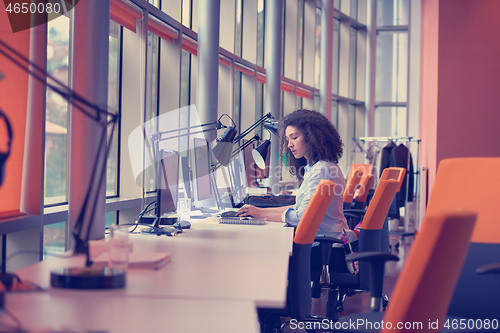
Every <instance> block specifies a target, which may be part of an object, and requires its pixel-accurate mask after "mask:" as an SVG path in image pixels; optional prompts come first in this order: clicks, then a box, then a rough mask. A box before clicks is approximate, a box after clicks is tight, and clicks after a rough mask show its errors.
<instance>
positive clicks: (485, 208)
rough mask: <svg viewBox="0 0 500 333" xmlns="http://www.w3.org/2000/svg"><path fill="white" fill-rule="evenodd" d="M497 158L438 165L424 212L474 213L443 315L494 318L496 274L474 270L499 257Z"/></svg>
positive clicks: (499, 308)
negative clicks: (464, 254)
mask: <svg viewBox="0 0 500 333" xmlns="http://www.w3.org/2000/svg"><path fill="white" fill-rule="evenodd" d="M498 170H500V158H498V157H474V158H471V157H469V158H451V159H445V160H442V161H441V163H440V164H439V167H438V171H437V174H436V179H435V182H434V186H433V188H432V192H431V195H430V197H429V202H428V206H427V212H426V214H434V213H436V212H439V211H442V210H448V211H453V210H455V211H457V210H468V211H476V212H477V220H476V225H475V227H474V231H473V232H472V237H471V240H470V241H471V244H470V248H469V252H468V254H467V258H466V260H465V264H464V267H463V269H462V272H461V273H460V278H459V280H458V283H457V287H456V288H455V294H454V296H453V298H452V301H451V303H450V308H449V310H448V314H449V315H453V316H460V317H465V318H500V297H498V295H500V279H499V277H498V275H492V274H486V275H483V274H481V275H479V274H477V273H476V269H477V268H479V267H481V266H483V265H487V264H491V263H496V262H499V261H500V258H499V256H498V253H500V223H499V222H498V221H499V214H498V197H499V196H498V191H499V188H500V173H499V172H498Z"/></svg>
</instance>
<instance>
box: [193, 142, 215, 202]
mask: <svg viewBox="0 0 500 333" xmlns="http://www.w3.org/2000/svg"><path fill="white" fill-rule="evenodd" d="M193 152H194V156H193V157H194V159H193V162H194V163H193V164H194V185H195V186H194V190H195V196H196V200H197V201H202V200H206V199H210V198H212V187H211V184H210V150H209V146H208V142H207V140H205V139H203V138H193Z"/></svg>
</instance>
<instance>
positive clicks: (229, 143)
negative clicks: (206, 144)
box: [213, 113, 273, 169]
mask: <svg viewBox="0 0 500 333" xmlns="http://www.w3.org/2000/svg"><path fill="white" fill-rule="evenodd" d="M268 119H273V116H272V115H271V113H267V114H265V115H264V116H263V117H262V118H260V119H259V120H257V121H256V122H255V123H254V124H253V125H252V126H250V127H249V128H247V129H246V130H245V131H243V132H242V133H241V134H240V135H238V136H237V137H235V135H236V128H235V129H234V130H233V131H234V134H233V133H230V134H231V135H232V136H231V135H228V136H227V137H224V136H223V137H221V138H220V139H217V144H216V146H215V147H214V149H213V152H214V155H215V158H216V159H217V161H219V164H216V165H215V166H214V169H217V168H219V167H220V166H222V165H224V166H227V165H228V164H229V162H230V161H231V159H232V158H234V157H235V156H236V155H238V153H239V152H241V151H242V150H243V149H245V148H246V147H248V146H249V145H251V144H252V143H254V142H255V141H258V140H260V136H259V135H255V136H253V137H252V138H251V139H250V140H248V141H247V142H245V143H244V144H243V145H242V146H240V147H238V148H237V149H235V150H233V145H235V144H237V143H239V142H240V141H241V140H242V139H243V138H244V137H245V136H247V135H248V134H249V133H250V132H251V131H253V130H254V129H255V128H257V126H259V125H261V124H263V123H264V124H265V122H266V120H268ZM233 124H234V122H233ZM226 132H227V131H226ZM224 134H225V133H224Z"/></svg>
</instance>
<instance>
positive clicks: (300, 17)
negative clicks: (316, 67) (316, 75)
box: [297, 0, 304, 82]
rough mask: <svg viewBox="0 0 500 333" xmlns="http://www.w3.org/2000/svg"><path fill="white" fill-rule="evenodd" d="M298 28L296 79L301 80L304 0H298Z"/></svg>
mask: <svg viewBox="0 0 500 333" xmlns="http://www.w3.org/2000/svg"><path fill="white" fill-rule="evenodd" d="M297 16H298V20H299V29H298V34H297V81H298V82H303V75H302V71H303V69H304V0H299V7H298V14H297Z"/></svg>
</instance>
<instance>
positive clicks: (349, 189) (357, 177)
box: [343, 169, 364, 204]
mask: <svg viewBox="0 0 500 333" xmlns="http://www.w3.org/2000/svg"><path fill="white" fill-rule="evenodd" d="M363 174H364V172H363V170H361V169H358V170H354V171H353V172H349V176H348V177H347V181H346V184H345V189H344V197H343V201H344V203H346V204H350V203H352V200H353V198H354V194H355V193H356V188H357V187H358V184H359V183H360V181H361V178H362V177H363Z"/></svg>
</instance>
